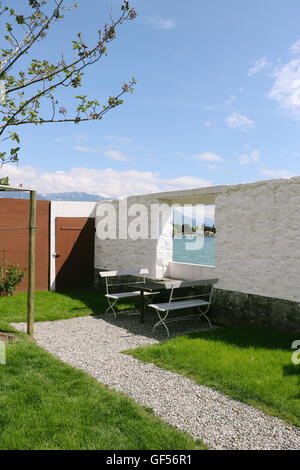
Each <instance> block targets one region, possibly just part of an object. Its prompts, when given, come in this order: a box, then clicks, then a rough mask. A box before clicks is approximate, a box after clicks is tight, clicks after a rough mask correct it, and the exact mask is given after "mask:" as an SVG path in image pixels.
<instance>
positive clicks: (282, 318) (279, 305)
mask: <svg viewBox="0 0 300 470" xmlns="http://www.w3.org/2000/svg"><path fill="white" fill-rule="evenodd" d="M210 318H211V320H212V322H214V323H215V324H219V325H224V326H225V325H251V326H259V327H263V328H268V329H274V330H280V331H285V332H288V333H293V334H298V335H300V303H299V302H292V301H290V300H282V299H275V298H272V297H264V296H261V295H253V294H244V293H242V292H233V291H228V290H223V289H214V293H213V302H212V306H211V311H210Z"/></svg>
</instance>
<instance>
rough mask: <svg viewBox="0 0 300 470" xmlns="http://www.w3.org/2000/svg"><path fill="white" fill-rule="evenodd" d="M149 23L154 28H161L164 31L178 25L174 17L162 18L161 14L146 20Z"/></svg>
mask: <svg viewBox="0 0 300 470" xmlns="http://www.w3.org/2000/svg"><path fill="white" fill-rule="evenodd" d="M145 22H146V23H147V24H149V25H150V26H152V27H153V28H154V29H161V30H164V31H171V30H172V29H174V28H175V27H176V24H175V21H174V20H173V19H172V18H166V19H164V18H162V17H161V16H153V17H151V18H147V19H146V20H145Z"/></svg>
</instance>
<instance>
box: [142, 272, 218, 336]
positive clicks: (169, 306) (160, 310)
mask: <svg viewBox="0 0 300 470" xmlns="http://www.w3.org/2000/svg"><path fill="white" fill-rule="evenodd" d="M216 281H217V280H216ZM173 293H174V287H172V288H171V293H170V297H169V302H163V303H158V304H150V305H149V307H150V308H153V309H155V310H156V312H157V315H158V318H159V321H158V322H157V323H155V325H154V327H153V331H154V330H155V328H157V327H158V326H160V325H163V326H164V327H165V329H166V331H167V335H168V336H170V332H169V329H168V327H167V323H171V322H174V321H180V320H187V319H191V318H200V317H204V318H205V319H206V320H207V322H208V324H209V326H210V328H212V325H211V321H210V319H209V318H208V316H207V315H206V314H207V312H208V310H209V307H210V305H211V298H212V293H213V283H212V284H211V289H210V292H209V293H207V294H196V295H189V296H185V297H173ZM202 297H204V298H205V297H208V298H207V300H203V299H202ZM194 307H196V308H197V309H198V310H199V313H197V314H190V315H184V316H180V317H173V318H168V315H169V312H170V311H173V310H186V309H190V308H194Z"/></svg>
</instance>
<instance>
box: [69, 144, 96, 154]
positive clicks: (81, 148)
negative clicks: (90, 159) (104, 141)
mask: <svg viewBox="0 0 300 470" xmlns="http://www.w3.org/2000/svg"><path fill="white" fill-rule="evenodd" d="M74 150H77V151H78V152H83V153H101V148H100V147H87V146H84V145H75V147H74Z"/></svg>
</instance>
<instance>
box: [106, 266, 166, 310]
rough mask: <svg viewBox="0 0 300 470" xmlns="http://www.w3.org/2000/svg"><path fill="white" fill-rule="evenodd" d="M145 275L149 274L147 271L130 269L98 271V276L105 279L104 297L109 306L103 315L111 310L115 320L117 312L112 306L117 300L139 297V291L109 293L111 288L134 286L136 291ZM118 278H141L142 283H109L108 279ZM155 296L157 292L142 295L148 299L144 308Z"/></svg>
mask: <svg viewBox="0 0 300 470" xmlns="http://www.w3.org/2000/svg"><path fill="white" fill-rule="evenodd" d="M146 274H149V270H148V269H132V270H127V271H99V276H100V277H103V278H105V285H106V294H105V297H106V298H107V301H108V304H109V306H108V308H107V310H106V312H105V314H106V313H108V312H109V311H110V310H111V311H112V312H113V313H114V315H115V318H117V312H116V311H115V309H114V306H115V304H116V303H117V302H118V300H120V299H126V298H132V297H139V296H140V294H141V291H140V290H131V291H127V292H111V288H115V287H119V286H130V287H135V286H136V288H137V289H138V287H139V286H141V285H142V284H144V283H145V282H146ZM120 276H135V277H141V278H142V281H137V282H133V281H131V282H122V283H114V282H109V280H110V278H113V277H120ZM156 294H158V292H145V293H144V295H146V296H148V297H149V299H148V301H147V302H146V305H145V306H147V305H148V304H149V302H151V301H152V297H153V296H154V295H156Z"/></svg>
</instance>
